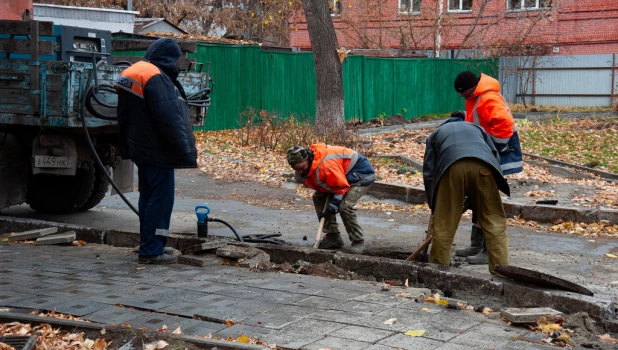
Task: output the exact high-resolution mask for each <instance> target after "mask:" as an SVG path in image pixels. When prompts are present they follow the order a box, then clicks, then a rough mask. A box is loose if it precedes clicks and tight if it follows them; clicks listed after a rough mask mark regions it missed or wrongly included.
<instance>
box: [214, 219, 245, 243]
mask: <svg viewBox="0 0 618 350" xmlns="http://www.w3.org/2000/svg"><path fill="white" fill-rule="evenodd" d="M208 221H212V222H220V223H222V224H223V225H225V226H227V227H229V228H230V230H232V232H234V234H235V235H236V238H238V240H239V241H241V242H244V240H243V239H242V237H240V235H239V234H238V232H236V230H235V229H234V228H233V227H232V225H230V224H228V223H227V222H225V221H224V220H221V219H215V218H208Z"/></svg>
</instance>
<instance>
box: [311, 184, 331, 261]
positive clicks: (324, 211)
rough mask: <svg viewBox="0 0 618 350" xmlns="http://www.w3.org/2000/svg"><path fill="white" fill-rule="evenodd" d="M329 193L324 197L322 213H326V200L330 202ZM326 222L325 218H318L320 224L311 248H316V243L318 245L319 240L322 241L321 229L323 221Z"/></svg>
mask: <svg viewBox="0 0 618 350" xmlns="http://www.w3.org/2000/svg"><path fill="white" fill-rule="evenodd" d="M330 197H331V195H330V194H329V195H328V196H327V197H326V201H325V202H324V208H323V209H322V214H324V213H326V208H328V202H330ZM325 222H326V218H324V217H323V218H321V219H320V226H318V232H316V234H315V243H313V248H315V249H317V248H318V245H320V241H322V230H323V229H324V223H325Z"/></svg>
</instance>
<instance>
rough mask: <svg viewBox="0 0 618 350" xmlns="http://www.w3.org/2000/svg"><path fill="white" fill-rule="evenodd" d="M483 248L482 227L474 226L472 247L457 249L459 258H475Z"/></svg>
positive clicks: (471, 236) (471, 237) (471, 239)
mask: <svg viewBox="0 0 618 350" xmlns="http://www.w3.org/2000/svg"><path fill="white" fill-rule="evenodd" d="M482 246H483V230H482V229H481V226H479V225H477V224H472V232H471V233H470V246H469V247H468V248H464V249H456V250H455V255H457V256H464V257H465V256H474V255H476V254H478V253H480V252H481V247H482Z"/></svg>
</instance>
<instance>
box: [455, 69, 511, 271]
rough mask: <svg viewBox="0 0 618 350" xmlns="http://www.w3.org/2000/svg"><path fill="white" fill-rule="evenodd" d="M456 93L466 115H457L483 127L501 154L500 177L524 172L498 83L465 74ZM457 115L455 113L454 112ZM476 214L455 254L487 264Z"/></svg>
mask: <svg viewBox="0 0 618 350" xmlns="http://www.w3.org/2000/svg"><path fill="white" fill-rule="evenodd" d="M454 85H455V90H456V91H457V92H458V93H459V94H460V95H461V97H463V98H464V99H466V114H465V116H464V115H463V114H459V116H460V117H461V118H465V121H467V122H470V123H474V124H476V125H478V126H480V127H482V128H483V129H484V130H485V132H487V134H489V136H490V138H491V140H492V141H493V143H494V146H496V149H497V150H498V152H499V154H500V168H501V169H502V174H503V175H509V174H515V173H519V172H522V171H523V161H522V154H521V145H520V142H519V134H518V133H517V129H516V128H515V119H514V118H513V114H512V113H511V110H510V109H509V107H508V106H507V104H506V101H505V100H504V97H503V96H502V95H501V94H500V83H499V82H498V81H497V80H496V79H494V78H492V77H490V76H488V75H485V74H482V73H481V75H480V77H477V76H476V74H474V73H473V72H470V71H464V72H461V73H459V74H458V75H457V77H456V78H455V84H454ZM456 113H457V112H456ZM476 219H477V216H476V213H474V212H473V213H472V232H471V235H470V241H471V243H470V247H467V248H464V249H458V250H456V251H455V255H457V256H462V257H468V258H467V261H468V262H469V263H470V264H473V265H480V264H487V249H486V247H485V238H484V237H483V234H482V230H481V228H480V227H479V225H478V223H477V220H476Z"/></svg>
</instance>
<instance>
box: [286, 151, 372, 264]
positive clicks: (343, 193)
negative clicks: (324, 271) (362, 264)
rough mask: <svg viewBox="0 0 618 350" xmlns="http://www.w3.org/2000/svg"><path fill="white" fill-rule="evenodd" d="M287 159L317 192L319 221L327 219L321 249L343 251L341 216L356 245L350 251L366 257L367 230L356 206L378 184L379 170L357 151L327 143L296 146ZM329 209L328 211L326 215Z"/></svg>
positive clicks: (315, 195)
mask: <svg viewBox="0 0 618 350" xmlns="http://www.w3.org/2000/svg"><path fill="white" fill-rule="evenodd" d="M286 156H287V160H288V163H289V164H290V166H291V167H292V168H293V169H294V170H295V172H296V175H297V178H299V179H302V181H303V182H304V183H305V185H306V186H307V187H309V188H311V189H313V190H315V192H314V193H313V204H314V206H315V211H316V213H317V215H318V220H321V219H322V217H324V218H325V222H324V232H325V233H326V235H325V236H324V239H323V240H322V242H320V245H319V246H318V248H320V249H339V248H341V247H343V239H342V238H341V233H340V232H339V225H338V224H337V220H336V218H335V215H336V214H339V215H340V216H341V220H342V221H343V225H344V226H345V230H346V231H347V233H348V237H349V239H350V242H351V243H352V244H351V247H350V248H349V249H348V251H349V252H351V253H354V254H362V253H363V251H364V250H365V239H364V235H363V229H362V228H361V226H360V225H359V224H358V220H357V219H356V208H355V206H356V203H357V202H358V200H359V199H360V198H361V197H362V196H363V195H364V194H366V193H367V191H368V190H369V186H371V184H373V183H374V182H375V180H376V174H375V170H374V169H373V166H372V165H371V163H369V160H368V159H367V158H365V157H364V156H363V155H362V154H360V153H358V152H356V151H355V150H352V149H349V148H346V147H339V146H330V145H328V146H327V145H326V144H324V143H323V142H318V143H316V144H313V145H311V146H309V148H303V147H300V146H294V147H292V148H290V149H288V150H287V152H286ZM329 198H330V199H329ZM327 200H328V203H327V202H326V201H327ZM325 205H326V210H325V211H323V208H324V207H325Z"/></svg>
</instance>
